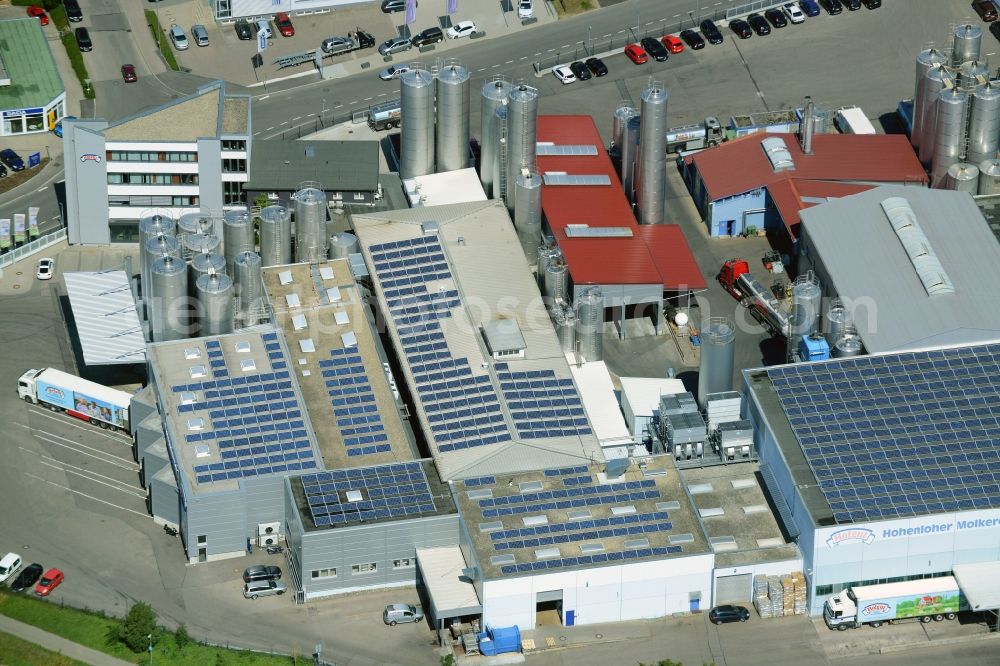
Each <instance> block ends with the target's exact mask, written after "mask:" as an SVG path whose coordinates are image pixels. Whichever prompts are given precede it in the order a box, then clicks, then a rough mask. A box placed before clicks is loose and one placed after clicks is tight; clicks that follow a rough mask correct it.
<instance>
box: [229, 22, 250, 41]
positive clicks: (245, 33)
mask: <svg viewBox="0 0 1000 666" xmlns="http://www.w3.org/2000/svg"><path fill="white" fill-rule="evenodd" d="M233 28H234V29H235V30H236V36H237V37H239V38H240V39H242V40H244V41H246V40H249V39H253V30H252V29H251V28H250V22H249V21H247V20H246V19H242V18H241V19H236V23H235V25H233Z"/></svg>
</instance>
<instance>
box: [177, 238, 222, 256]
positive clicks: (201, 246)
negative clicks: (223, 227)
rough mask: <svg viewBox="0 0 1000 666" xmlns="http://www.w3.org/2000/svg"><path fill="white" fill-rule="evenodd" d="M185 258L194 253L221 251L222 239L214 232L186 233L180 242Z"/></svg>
mask: <svg viewBox="0 0 1000 666" xmlns="http://www.w3.org/2000/svg"><path fill="white" fill-rule="evenodd" d="M182 249H183V253H184V258H185V259H190V258H191V257H193V256H195V255H196V254H208V253H210V252H211V253H216V254H218V253H221V252H222V239H220V238H219V237H218V236H216V235H215V234H187V235H186V236H184V241H183V242H182Z"/></svg>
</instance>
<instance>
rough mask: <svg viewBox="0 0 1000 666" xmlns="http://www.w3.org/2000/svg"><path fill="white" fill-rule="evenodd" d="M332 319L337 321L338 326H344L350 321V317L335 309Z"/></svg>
mask: <svg viewBox="0 0 1000 666" xmlns="http://www.w3.org/2000/svg"><path fill="white" fill-rule="evenodd" d="M333 320H334V321H335V322H337V324H339V325H340V326H346V325H347V324H350V323H351V318H350V317H348V316H347V313H346V312H344V311H343V310H337V311H336V312H334V313H333Z"/></svg>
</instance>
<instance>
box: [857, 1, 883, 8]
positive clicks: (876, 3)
mask: <svg viewBox="0 0 1000 666" xmlns="http://www.w3.org/2000/svg"><path fill="white" fill-rule="evenodd" d="M861 4H863V5H864V6H865V7H867V8H868V9H878V8H879V7H881V6H882V0H861Z"/></svg>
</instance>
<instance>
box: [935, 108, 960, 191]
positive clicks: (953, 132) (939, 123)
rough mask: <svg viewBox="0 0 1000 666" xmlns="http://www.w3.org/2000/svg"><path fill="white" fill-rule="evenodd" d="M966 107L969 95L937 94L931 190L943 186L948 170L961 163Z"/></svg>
mask: <svg viewBox="0 0 1000 666" xmlns="http://www.w3.org/2000/svg"><path fill="white" fill-rule="evenodd" d="M968 107H969V96H968V95H967V94H966V93H964V92H962V91H961V90H955V89H951V90H942V91H941V93H940V94H939V95H938V111H937V118H936V120H935V125H936V140H935V143H934V158H933V160H932V161H931V187H944V186H945V179H946V178H947V176H948V168H949V167H950V166H951V165H952V164H957V163H958V162H960V161H961V160H962V157H963V155H964V153H965V131H966V121H967V119H968Z"/></svg>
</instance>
